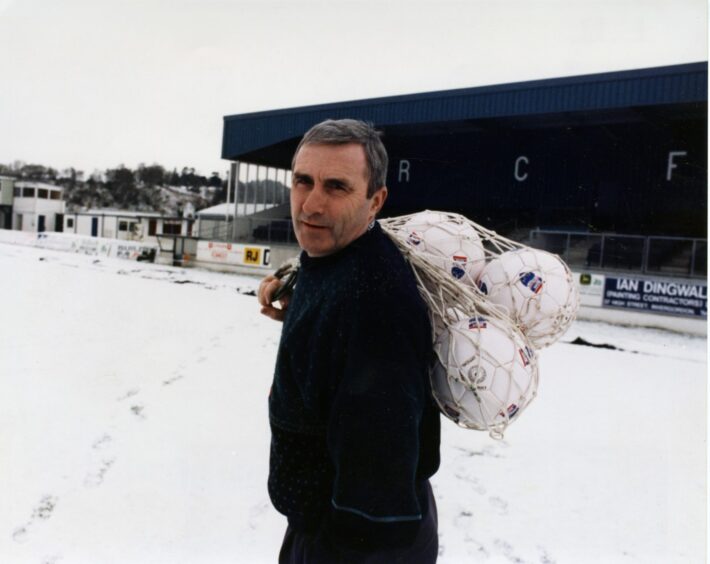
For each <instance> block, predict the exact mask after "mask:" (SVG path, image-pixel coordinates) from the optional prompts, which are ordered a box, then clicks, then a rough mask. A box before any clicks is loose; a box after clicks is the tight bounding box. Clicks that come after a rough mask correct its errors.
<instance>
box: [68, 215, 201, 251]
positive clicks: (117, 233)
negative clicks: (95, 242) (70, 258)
mask: <svg viewBox="0 0 710 564" xmlns="http://www.w3.org/2000/svg"><path fill="white" fill-rule="evenodd" d="M193 224H194V220H192V219H190V218H186V217H167V216H163V215H161V214H159V213H156V212H139V211H126V210H117V209H90V210H85V211H80V212H74V213H68V214H66V215H65V216H64V229H63V230H64V232H65V233H76V234H78V235H88V236H91V237H105V238H107V239H124V240H130V241H145V242H152V243H155V242H157V236H159V235H183V236H191V235H192V227H193Z"/></svg>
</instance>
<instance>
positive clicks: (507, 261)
mask: <svg viewBox="0 0 710 564" xmlns="http://www.w3.org/2000/svg"><path fill="white" fill-rule="evenodd" d="M478 288H479V290H480V291H481V292H482V293H483V294H485V295H486V296H487V298H488V300H489V301H491V302H492V303H494V304H496V305H499V306H501V307H502V308H504V309H505V310H506V312H507V314H508V316H509V317H510V318H511V319H512V321H513V322H514V323H516V324H517V325H518V327H519V328H520V330H521V331H522V332H523V333H524V334H525V336H526V337H527V338H528V339H529V341H530V343H532V345H533V346H534V347H535V348H542V347H546V346H548V345H551V344H552V343H554V342H555V341H557V340H558V339H559V338H560V337H561V336H562V334H563V333H564V332H565V331H566V330H567V328H568V327H569V325H570V324H571V323H572V321H573V319H574V317H575V315H576V313H577V308H578V306H579V294H578V291H577V286H576V284H575V282H574V280H573V278H572V273H571V272H570V270H569V268H567V265H565V263H564V262H562V260H560V258H559V257H557V256H556V255H553V254H551V253H548V252H546V251H540V250H537V249H530V248H525V249H518V250H515V251H507V252H505V253H502V254H501V255H500V256H498V257H496V258H494V259H492V260H491V261H490V262H489V263H488V264H487V265H486V266H485V268H484V269H483V271H482V272H481V275H480V277H479V279H478Z"/></svg>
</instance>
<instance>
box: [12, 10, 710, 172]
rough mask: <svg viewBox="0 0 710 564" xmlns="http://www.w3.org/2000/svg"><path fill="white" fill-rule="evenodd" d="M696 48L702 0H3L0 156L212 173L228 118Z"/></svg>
mask: <svg viewBox="0 0 710 564" xmlns="http://www.w3.org/2000/svg"><path fill="white" fill-rule="evenodd" d="M707 53H708V48H707V4H706V0H663V1H661V0H469V1H438V2H436V1H433V0H427V1H415V0H378V1H372V2H371V1H366V0H352V1H347V0H327V1H325V0H324V1H319V0H291V1H268V0H259V1H256V0H0V163H10V162H12V161H14V160H16V159H19V160H23V161H25V162H36V163H41V164H45V165H49V166H53V167H55V168H58V169H62V168H66V167H68V166H75V167H77V168H79V169H81V170H84V171H85V172H87V173H89V172H91V171H92V170H94V169H96V168H98V169H104V168H107V167H114V166H117V165H118V164H120V163H124V164H126V165H127V166H131V167H134V166H136V165H137V164H138V163H140V162H145V163H148V164H150V163H153V162H158V163H160V164H162V165H163V166H165V167H167V168H172V167H174V166H175V167H182V166H194V167H195V168H196V169H197V170H198V171H200V172H202V173H203V174H206V175H209V173H210V172H211V171H213V170H216V171H219V172H220V173H221V174H223V173H224V171H225V170H226V169H227V163H226V161H222V160H221V159H220V151H221V141H222V118H223V116H225V115H231V114H238V113H244V112H251V111H259V110H270V109H277V108H284V107H293V106H301V105H306V104H316V103H323V102H336V101H343V100H352V99H360V98H370V97H375V96H387V95H393V94H407V93H413V92H422V91H432V90H444V89H449V88H459V87H469V86H478V85H484V84H499V83H504V82H516V81H522V80H531V79H537V78H547V77H556V76H569V75H576V74H587V73H593V72H604V71H612V70H622V69H630V68H642V67H652V66H661V65H668V64H677V63H688V62H696V61H704V60H707V58H708V57H707Z"/></svg>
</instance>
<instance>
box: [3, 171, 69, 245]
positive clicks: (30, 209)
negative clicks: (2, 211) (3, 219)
mask: <svg viewBox="0 0 710 564" xmlns="http://www.w3.org/2000/svg"><path fill="white" fill-rule="evenodd" d="M8 184H10V183H9V182H8ZM63 197H64V189H63V188H62V187H61V186H54V185H53V184H46V183H44V182H32V181H24V180H18V181H15V182H14V190H13V201H12V204H11V205H12V227H11V228H12V229H15V230H17V231H33V232H37V233H40V232H43V231H61V230H62V227H63V223H64V210H65V203H64V198H63ZM3 198H4V190H3Z"/></svg>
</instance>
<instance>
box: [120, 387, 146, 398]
mask: <svg viewBox="0 0 710 564" xmlns="http://www.w3.org/2000/svg"><path fill="white" fill-rule="evenodd" d="M138 392H140V389H139V388H131V389H130V390H128V391H127V392H126V393H125V394H123V395H122V396H121V397H120V398H118V399H117V400H116V401H124V400H127V399H128V398H132V397H133V396H135V395H137V394H138Z"/></svg>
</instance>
